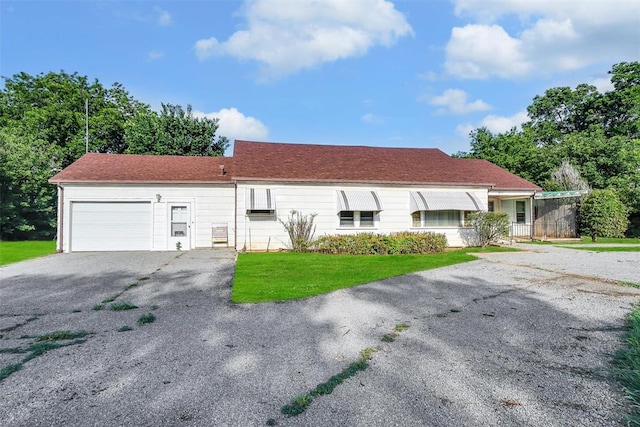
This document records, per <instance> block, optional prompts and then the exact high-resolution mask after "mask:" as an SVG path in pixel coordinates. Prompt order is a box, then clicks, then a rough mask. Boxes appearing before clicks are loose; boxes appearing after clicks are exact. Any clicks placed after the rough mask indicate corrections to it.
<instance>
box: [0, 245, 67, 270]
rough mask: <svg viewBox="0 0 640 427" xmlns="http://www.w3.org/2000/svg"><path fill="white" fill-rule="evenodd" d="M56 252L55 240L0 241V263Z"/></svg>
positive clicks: (9, 262)
mask: <svg viewBox="0 0 640 427" xmlns="http://www.w3.org/2000/svg"><path fill="white" fill-rule="evenodd" d="M55 252H56V242H55V240H45V241H40V240H30V241H23V242H0V265H5V264H11V263H14V262H18V261H24V260H25V259H31V258H38V257H41V256H44V255H50V254H53V253H55Z"/></svg>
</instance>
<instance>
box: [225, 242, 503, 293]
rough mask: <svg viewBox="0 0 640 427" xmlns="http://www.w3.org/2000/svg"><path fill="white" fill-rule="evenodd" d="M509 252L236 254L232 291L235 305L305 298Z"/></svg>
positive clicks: (474, 249)
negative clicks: (480, 253) (494, 253)
mask: <svg viewBox="0 0 640 427" xmlns="http://www.w3.org/2000/svg"><path fill="white" fill-rule="evenodd" d="M512 250H513V249H510V248H494V247H490V248H485V249H484V250H480V249H479V248H469V249H459V250H453V251H448V252H445V253H443V254H432V255H326V254H317V253H294V252H270V253H248V254H239V255H238V262H237V264H236V273H235V279H234V284H233V290H232V300H233V302H237V303H247V302H248V303H256V302H267V301H283V300H292V299H299V298H307V297H311V296H315V295H320V294H324V293H327V292H331V291H335V290H337V289H343V288H349V287H352V286H356V285H360V284H363V283H369V282H373V281H376V280H382V279H386V278H389V277H394V276H401V275H403V274H408V273H414V272H416V271H424V270H430V269H433V268H438V267H445V266H448V265H453V264H458V263H462V262H468V261H473V260H475V259H476V257H474V256H473V255H470V254H472V253H478V252H503V251H512Z"/></svg>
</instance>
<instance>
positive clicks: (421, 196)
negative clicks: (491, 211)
mask: <svg viewBox="0 0 640 427" xmlns="http://www.w3.org/2000/svg"><path fill="white" fill-rule="evenodd" d="M410 194H411V196H410V199H411V200H410V201H411V213H414V212H417V211H483V210H485V208H484V204H483V203H482V202H481V201H480V199H479V198H478V197H477V196H476V195H475V194H473V193H469V192H461V191H458V192H445V191H411V192H410Z"/></svg>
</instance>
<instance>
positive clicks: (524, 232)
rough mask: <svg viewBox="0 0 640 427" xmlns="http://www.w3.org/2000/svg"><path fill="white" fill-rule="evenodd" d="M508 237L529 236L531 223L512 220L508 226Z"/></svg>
mask: <svg viewBox="0 0 640 427" xmlns="http://www.w3.org/2000/svg"><path fill="white" fill-rule="evenodd" d="M509 237H510V238H511V239H513V238H515V237H519V238H531V224H523V223H521V222H512V223H511V227H509Z"/></svg>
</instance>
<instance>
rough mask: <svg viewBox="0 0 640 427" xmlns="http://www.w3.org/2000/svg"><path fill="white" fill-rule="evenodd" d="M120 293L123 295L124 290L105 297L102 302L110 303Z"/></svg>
mask: <svg viewBox="0 0 640 427" xmlns="http://www.w3.org/2000/svg"><path fill="white" fill-rule="evenodd" d="M120 295H122V292H120V293H117V294H114V295H111V296H110V297H107V298H105V299H103V300H102V304H108V303H110V302H114V301H115V300H116V299H117V298H118V297H119V296H120Z"/></svg>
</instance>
